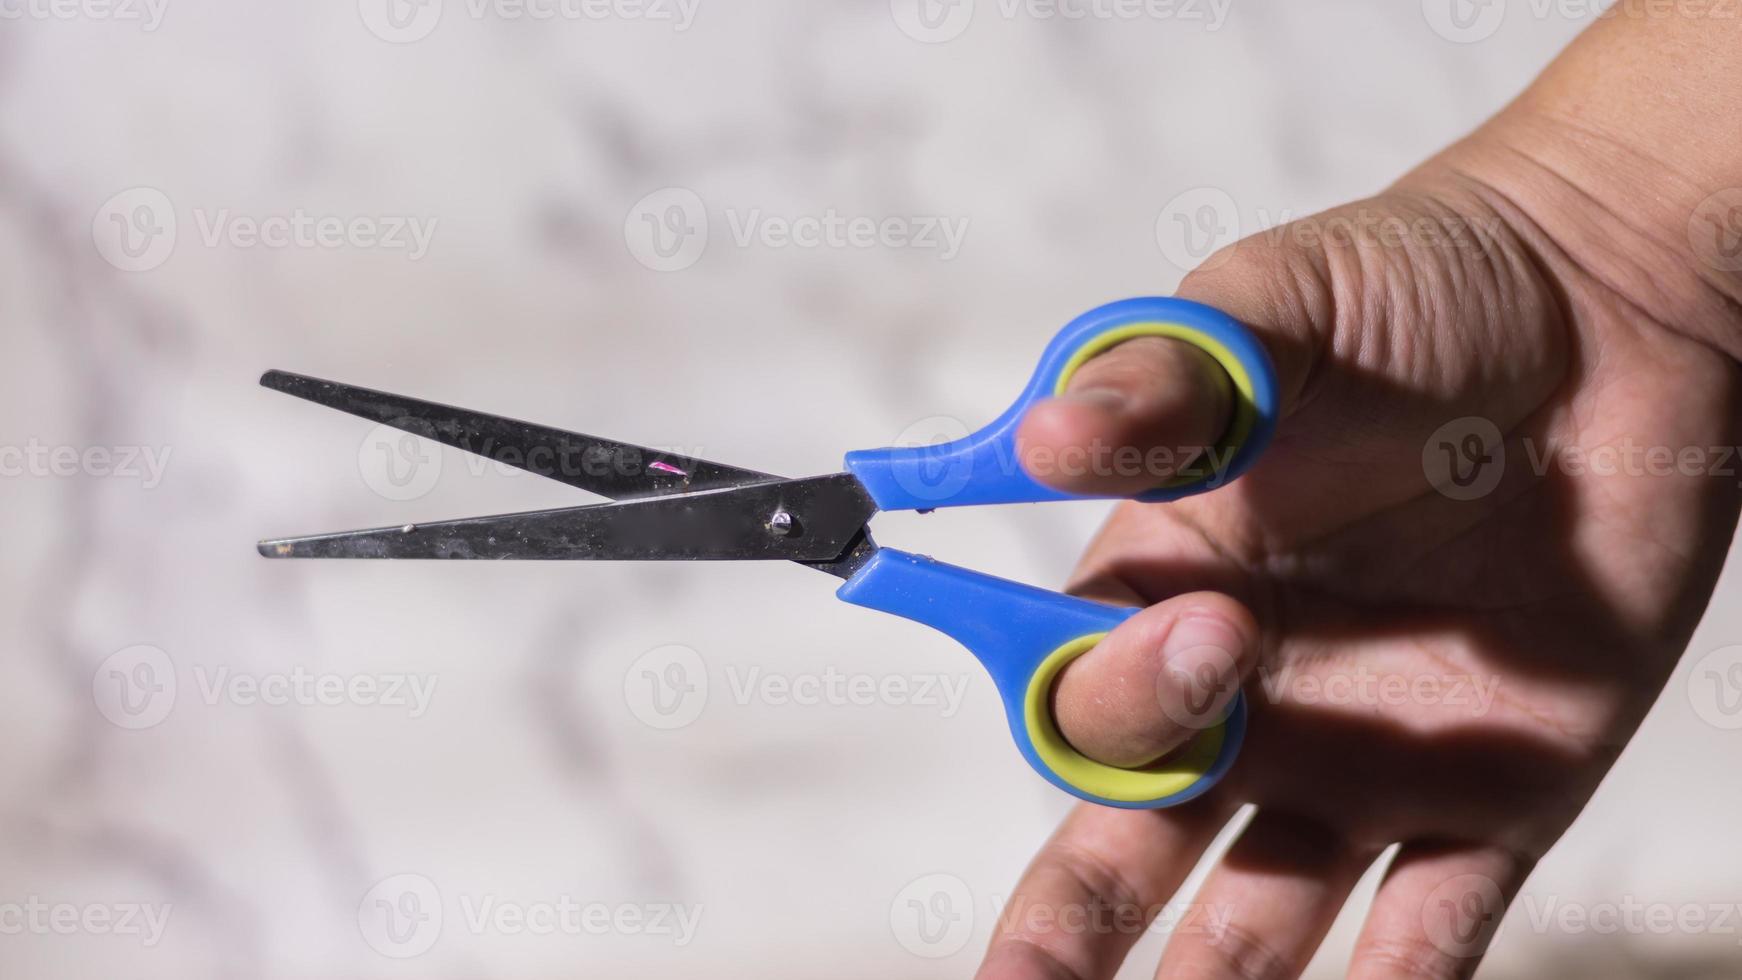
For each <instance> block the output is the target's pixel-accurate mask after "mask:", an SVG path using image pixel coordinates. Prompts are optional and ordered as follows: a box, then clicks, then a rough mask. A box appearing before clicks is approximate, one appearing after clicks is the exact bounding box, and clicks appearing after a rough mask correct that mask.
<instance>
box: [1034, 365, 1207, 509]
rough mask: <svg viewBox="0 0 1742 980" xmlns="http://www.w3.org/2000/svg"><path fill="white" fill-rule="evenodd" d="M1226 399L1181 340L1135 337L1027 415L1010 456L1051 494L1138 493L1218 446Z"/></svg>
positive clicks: (1100, 494)
mask: <svg viewBox="0 0 1742 980" xmlns="http://www.w3.org/2000/svg"><path fill="white" fill-rule="evenodd" d="M1233 398H1234V393H1233V385H1232V383H1231V382H1230V381H1229V380H1228V375H1227V373H1226V372H1225V371H1223V370H1222V367H1221V365H1219V364H1217V363H1216V361H1215V359H1214V358H1212V357H1210V355H1208V354H1206V353H1204V352H1203V351H1201V350H1199V349H1198V348H1197V347H1195V346H1193V345H1191V344H1189V343H1186V342H1185V341H1182V340H1174V339H1172V338H1170V337H1139V338H1137V339H1135V340H1128V341H1126V342H1124V343H1122V344H1119V345H1118V346H1116V347H1114V348H1112V349H1111V350H1109V351H1107V352H1106V353H1104V354H1101V355H1099V356H1097V357H1094V358H1092V359H1090V360H1089V362H1088V363H1086V364H1084V365H1083V366H1082V367H1081V368H1080V369H1079V370H1078V371H1077V373H1076V374H1075V375H1074V376H1073V377H1072V378H1071V381H1070V384H1069V386H1068V387H1066V389H1065V392H1064V394H1062V395H1060V396H1059V397H1057V398H1050V399H1047V400H1046V401H1043V402H1041V403H1039V404H1037V405H1035V406H1034V407H1033V408H1031V409H1029V411H1028V415H1027V417H1026V418H1024V419H1023V421H1022V426H1021V428H1020V429H1018V430H1017V435H1016V439H1017V452H1018V454H1019V456H1020V458H1021V459H1022V464H1023V466H1024V468H1026V469H1027V470H1028V472H1029V475H1031V476H1033V477H1034V478H1035V479H1036V480H1039V481H1040V482H1042V483H1045V484H1047V485H1048V486H1051V487H1053V488H1055V489H1059V490H1065V491H1069V492H1071V493H1081V494H1090V495H1099V496H1119V497H1123V496H1129V495H1131V494H1137V493H1142V492H1143V491H1145V490H1149V489H1152V488H1154V487H1157V486H1160V485H1161V484H1163V483H1165V482H1167V480H1168V479H1169V478H1171V477H1172V476H1174V475H1175V474H1176V473H1178V472H1179V471H1180V470H1182V469H1184V468H1186V467H1187V466H1189V465H1190V464H1191V463H1192V461H1193V460H1195V459H1196V458H1197V457H1198V456H1199V455H1200V454H1201V453H1202V452H1203V451H1204V450H1205V449H1206V448H1208V447H1211V446H1214V445H1215V444H1216V443H1217V441H1218V440H1219V439H1220V438H1221V436H1222V433H1223V432H1224V431H1226V429H1227V428H1228V423H1229V421H1230V420H1231V419H1232V418H1233V411H1234V402H1233Z"/></svg>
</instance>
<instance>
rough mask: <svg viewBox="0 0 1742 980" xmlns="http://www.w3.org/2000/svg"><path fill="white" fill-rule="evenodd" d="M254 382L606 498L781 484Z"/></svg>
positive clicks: (638, 449) (510, 425)
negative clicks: (771, 483)
mask: <svg viewBox="0 0 1742 980" xmlns="http://www.w3.org/2000/svg"><path fill="white" fill-rule="evenodd" d="M260 383H261V384H262V385H263V386H265V387H267V388H271V389H272V390H274V391H282V392H284V393H285V394H287V395H295V396H296V397H298V398H302V399H306V400H308V401H311V402H314V403H315V404H317V405H325V406H326V407H328V408H334V409H338V410H339V411H341V412H345V413H348V414H350V415H355V416H358V417H359V418H365V419H368V420H370V421H372V422H378V423H380V424H382V425H386V426H391V427H393V428H395V429H400V430H402V431H405V432H409V433H412V434H413V435H419V436H423V437H424V438H426V439H433V440H435V441H436V442H439V443H441V444H443V445H445V446H452V447H454V448H455V449H463V450H465V451H466V452H469V453H476V454H478V455H479V456H483V457H485V458H487V459H491V460H494V461H496V462H499V463H505V464H507V465H509V466H514V467H518V468H519V469H523V470H526V471H527V472H529V473H536V474H538V475H539V476H542V477H547V478H549V479H552V480H557V481H559V482H562V483H566V484H568V485H569V486H571V487H575V488H577V489H580V490H585V491H587V492H588V493H594V494H598V495H599V496H601V497H608V498H610V499H612V500H635V499H639V498H642V497H653V496H659V495H662V494H671V493H691V492H694V491H698V490H713V489H717V488H720V487H736V486H743V485H745V484H748V483H763V482H769V481H774V480H778V479H780V478H779V477H776V476H772V475H770V474H767V473H758V472H757V471H755V470H746V469H739V468H738V467H735V466H726V465H724V464H722V463H714V462H710V461H708V460H705V459H695V458H693V457H689V456H680V455H678V454H676V453H667V452H661V451H659V450H657V449H651V448H649V447H646V446H637V445H634V444H633V443H627V442H618V441H617V440H615V439H604V438H601V437H599V436H590V435H585V434H583V433H579V432H567V431H564V430H562V429H553V428H550V427H549V426H543V425H535V424H533V423H531V422H521V421H517V420H515V419H510V418H503V417H502V416H499V415H489V414H486V413H484V412H474V411H472V410H471V409H466V408H455V407H453V406H451V405H442V404H438V403H436V402H426V401H422V400H419V399H416V398H407V397H405V396H404V395H392V394H388V393H386V392H383V391H372V390H370V389H368V388H358V387H356V386H354V385H346V384H339V383H337V382H333V381H322V380H321V379H319V378H311V377H308V376H306V375H301V374H291V373H289V372H287V371H268V372H266V374H264V375H263V376H261V378H260Z"/></svg>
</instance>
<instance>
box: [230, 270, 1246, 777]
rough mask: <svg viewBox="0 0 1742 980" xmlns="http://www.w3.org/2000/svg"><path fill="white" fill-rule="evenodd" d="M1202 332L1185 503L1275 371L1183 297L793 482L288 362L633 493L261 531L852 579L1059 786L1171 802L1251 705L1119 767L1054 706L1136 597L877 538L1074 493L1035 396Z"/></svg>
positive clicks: (458, 550) (410, 552)
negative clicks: (976, 668) (1117, 357)
mask: <svg viewBox="0 0 1742 980" xmlns="http://www.w3.org/2000/svg"><path fill="white" fill-rule="evenodd" d="M1148 336H1163V337H1172V338H1175V339H1178V340H1182V341H1185V342H1187V343H1190V344H1193V345H1195V346H1197V347H1199V348H1200V349H1202V350H1203V351H1205V352H1206V353H1208V354H1209V355H1210V356H1211V357H1213V358H1214V359H1215V360H1216V362H1217V363H1218V364H1220V365H1221V366H1222V368H1223V369H1224V370H1225V371H1226V372H1227V374H1228V377H1229V379H1230V380H1231V381H1232V382H1233V384H1232V388H1233V391H1234V393H1235V399H1234V401H1235V408H1234V413H1233V421H1232V423H1231V424H1230V425H1229V427H1228V431H1227V433H1226V434H1225V436H1224V437H1223V439H1222V440H1221V445H1219V446H1218V447H1216V451H1215V452H1214V453H1212V454H1209V455H1210V456H1211V457H1213V459H1214V460H1216V465H1214V466H1208V467H1205V468H1204V470H1203V472H1198V473H1188V474H1186V475H1183V476H1179V477H1176V478H1175V479H1173V480H1172V481H1171V482H1169V483H1167V484H1166V485H1164V486H1161V487H1158V488H1156V489H1154V490H1150V491H1148V492H1145V493H1142V494H1140V495H1138V496H1137V498H1136V499H1138V500H1144V501H1168V500H1176V499H1179V498H1181V497H1185V496H1188V495H1191V494H1196V493H1202V492H1204V491H1206V490H1210V489H1214V488H1215V487H1217V486H1220V485H1222V484H1224V483H1226V482H1228V481H1229V480H1232V479H1233V478H1235V477H1237V476H1238V475H1240V474H1241V473H1242V472H1244V471H1245V470H1246V469H1248V468H1249V467H1250V466H1251V465H1252V462H1253V461H1254V460H1255V459H1256V458H1257V456H1258V455H1259V453H1260V452H1261V451H1262V450H1263V448H1264V446H1265V444H1266V443H1267V442H1268V441H1269V439H1270V435H1271V432H1272V430H1273V429H1274V427H1275V422H1276V411H1277V390H1276V377H1275V373H1274V371H1273V370H1272V368H1271V364H1270V361H1269V359H1268V358H1267V357H1266V355H1265V352H1264V349H1263V347H1262V346H1261V345H1260V344H1259V342H1258V341H1257V339H1256V338H1255V337H1253V336H1252V334H1251V333H1250V332H1249V331H1248V330H1247V329H1246V328H1245V327H1243V326H1241V324H1240V323H1239V322H1237V321H1236V320H1234V319H1233V318H1231V317H1229V316H1228V315H1226V314H1224V313H1222V312H1220V311H1218V310H1215V309H1212V308H1210V307H1207V306H1203V305H1200V304H1197V303H1191V302H1187V301H1184V300H1179V299H1163V298H1142V299H1129V300H1123V301H1120V302H1117V303H1111V304H1108V305H1106V306H1102V307H1099V308H1097V309H1094V310H1091V311H1089V312H1088V313H1085V314H1083V315H1082V316H1080V317H1078V318H1077V319H1075V320H1073V321H1071V323H1069V324H1068V325H1067V326H1066V327H1065V328H1064V329H1063V330H1062V331H1060V332H1059V334H1058V335H1057V336H1056V337H1054V338H1053V341H1052V343H1051V344H1050V345H1048V347H1047V348H1046V351H1045V353H1043V354H1042V355H1041V358H1040V366H1039V367H1038V368H1037V369H1036V370H1035V372H1034V376H1033V377H1032V378H1031V379H1029V382H1028V387H1027V388H1026V389H1024V390H1023V392H1022V394H1021V395H1020V396H1019V397H1018V398H1017V399H1016V403H1015V404H1013V405H1011V406H1010V408H1009V409H1008V410H1006V411H1005V412H1004V414H1003V415H1000V416H999V417H998V418H997V419H995V420H993V421H992V422H991V423H990V424H988V425H987V426H986V427H985V428H983V429H981V430H979V431H978V432H975V433H973V434H971V435H969V436H967V437H965V438H962V439H959V440H957V441H955V442H949V443H945V444H941V445H935V446H920V447H903V448H890V449H869V450H860V451H856V452H850V453H848V454H847V457H846V469H845V472H842V473H836V474H833V475H829V476H818V477H807V478H804V479H796V480H792V479H784V478H781V477H777V476H771V475H769V474H766V473H758V472H755V471H753V470H745V469H739V468H737V467H732V466H726V465H723V464H720V463H712V462H708V461H706V460H700V459H692V458H689V457H686V456H680V455H675V454H670V453H663V452H659V451H657V450H654V449H649V448H647V447H643V446H634V445H630V444H628V443H622V442H617V441H614V440H610V439H602V438H599V437H596V436H589V435H581V434H579V433H574V432H566V431H563V430H560V429H552V428H547V427H545V426H539V425H532V424H529V423H525V422H517V421H514V420H512V419H505V418H501V417H498V416H493V415H485V414H482V413H478V412H471V411H467V410H464V409H457V408H452V407H449V406H446V405H438V404H434V403H431V402H424V401H418V400H416V399H411V398H404V397H401V396H398V395H389V394H384V393H381V392H376V391H369V390H367V389H363V388H355V387H351V386H349V385H341V384H334V383H331V382H326V381H320V380H316V379H314V378H308V377H303V376H301V375H294V374H287V373H285V372H282V371H271V372H268V373H267V374H266V375H265V376H264V377H262V378H261V384H263V385H265V386H266V387H268V388H273V389H275V390H278V391H282V392H285V393H287V394H291V395H296V396H297V397H300V398H305V399H307V400H309V401H312V402H316V403H319V404H322V405H326V406H329V407H332V408H336V409H339V410H341V411H344V412H348V413H350V414H352V415H357V416H361V417H363V418H366V419H370V420H372V421H375V422H377V423H380V424H384V425H388V426H392V427H394V428H397V429H401V430H404V431H407V432H411V433H414V434H417V435H420V436H425V437H427V438H430V439H434V440H436V441H437V442H440V443H442V444H444V445H448V446H453V447H455V448H458V449H464V450H466V451H468V452H473V453H477V454H480V455H482V456H486V457H488V458H490V459H492V460H495V461H497V462H501V463H506V464H508V465H512V466H516V467H519V468H521V469H525V470H527V471H530V472H533V473H537V474H539V475H541V476H545V477H549V478H551V479H555V480H558V481H561V482H563V483H566V484H569V485H571V486H574V487H577V488H579V489H581V490H585V491H588V492H590V493H593V494H597V495H599V496H602V497H606V498H609V499H610V500H613V501H616V502H614V503H604V504H594V505H590V506H582V507H567V508H561V509H557V510H544V511H535V512H528V513H519V514H506V515H500V516H494V517H477V518H467V519H464V520H455V521H443V522H439V523H426V524H405V525H399V526H395V527H388V528H378V529H373V530H364V531H348V532H343V533H338V534H325V535H317V536H312V537H302V538H285V539H281V540H274V541H264V542H261V544H260V553H261V554H263V555H265V556H267V557H269V558H474V559H498V560H499V559H570V560H595V561H601V560H602V561H624V560H744V559H754V560H771V559H783V560H790V561H796V562H800V563H802V564H805V565H809V566H810V567H812V568H815V569H817V570H819V571H823V572H827V573H828V574H830V575H834V576H837V577H839V578H842V579H845V582H844V584H842V585H841V586H840V588H839V589H838V590H837V591H836V593H835V594H836V595H837V596H839V597H840V598H842V599H844V600H846V601H847V602H850V603H853V604H855V605H859V606H865V607H868V608H871V609H879V610H882V611H884V612H887V613H893V614H895V615H897V616H902V617H905V618H907V619H911V620H914V621H916V622H920V623H924V624H926V625H927V626H931V627H933V628H934V629H937V630H940V631H942V632H944V633H946V634H948V635H950V636H951V637H954V638H955V639H956V640H957V641H958V642H960V643H961V644H962V645H963V646H966V647H967V648H968V649H969V650H970V651H972V652H973V654H974V655H975V656H976V657H978V658H979V660H980V662H981V663H982V664H983V665H985V667H986V670H987V671H988V672H989V673H991V675H992V680H993V681H994V682H995V683H996V684H997V687H998V691H999V694H1000V696H1001V697H1002V699H1003V701H1004V710H1005V714H1006V716H1007V718H1008V720H1009V723H1010V731H1011V734H1012V735H1013V736H1014V737H1015V739H1016V745H1017V748H1019V749H1020V750H1021V751H1022V755H1023V757H1024V758H1026V759H1027V760H1028V763H1029V765H1031V766H1033V767H1034V770H1035V771H1036V772H1038V773H1040V774H1041V775H1042V776H1044V777H1045V778H1046V779H1047V780H1048V781H1050V782H1051V783H1053V785H1055V786H1057V787H1059V788H1060V789H1063V790H1064V791H1066V792H1068V793H1071V794H1073V795H1075V796H1078V797H1080V798H1082V799H1085V800H1089V801H1092V802H1095V803H1100V804H1104V805H1107V806H1115V807H1126V808H1134V809H1135V808H1156V807H1166V806H1173V805H1175V804H1179V803H1184V802H1186V801H1187V800H1190V799H1193V798H1194V797H1196V796H1198V795H1200V794H1202V793H1203V792H1205V791H1206V790H1208V789H1209V788H1210V787H1211V786H1212V785H1214V784H1215V783H1216V781H1217V780H1219V779H1220V778H1221V777H1222V775H1223V774H1224V773H1226V772H1227V770H1228V767H1229V766H1230V765H1232V763H1233V761H1234V757H1235V756H1236V755H1237V754H1238V753H1239V750H1240V742H1241V739H1242V737H1243V735H1244V733H1245V726H1246V703H1245V699H1244V696H1241V697H1239V698H1237V699H1236V700H1235V701H1234V703H1233V704H1232V705H1231V706H1230V708H1229V710H1228V714H1227V716H1226V717H1225V718H1223V719H1222V720H1221V722H1220V723H1219V724H1217V725H1215V726H1213V727H1210V728H1207V729H1205V730H1204V731H1202V732H1200V733H1198V734H1197V735H1196V736H1195V737H1194V738H1193V739H1192V740H1191V741H1190V742H1189V743H1187V744H1186V745H1185V746H1183V747H1182V748H1180V749H1179V750H1176V751H1175V752H1174V753H1172V754H1171V755H1169V756H1168V757H1166V758H1164V759H1163V760H1161V761H1160V762H1159V763H1156V764H1154V765H1151V766H1148V767H1145V768H1142V769H1120V768H1117V767H1114V766H1109V765H1105V764H1103V763H1100V762H1096V761H1094V760H1093V759H1090V758H1088V757H1087V756H1085V755H1083V754H1082V753H1080V752H1078V751H1076V750H1075V749H1074V748H1072V747H1071V745H1070V743H1068V742H1067V741H1066V740H1065V739H1064V737H1063V736H1062V735H1060V733H1059V730H1058V727H1057V725H1056V724H1055V723H1054V721H1053V718H1052V713H1051V709H1050V707H1049V702H1050V695H1051V690H1052V685H1053V682H1054V680H1055V679H1056V678H1057V676H1058V674H1059V671H1060V670H1062V669H1063V668H1064V666H1065V665H1066V664H1068V663H1070V662H1071V661H1072V660H1073V659H1075V658H1077V657H1080V656H1082V655H1083V654H1084V653H1085V652H1087V651H1088V650H1090V649H1091V648H1093V647H1094V646H1095V644H1096V643H1097V642H1099V641H1100V640H1101V638H1102V637H1104V636H1106V635H1107V633H1108V631H1110V630H1111V629H1113V627H1115V626H1117V625H1118V624H1119V623H1121V622H1123V621H1124V620H1125V619H1127V618H1129V617H1130V616H1131V615H1133V614H1134V613H1136V612H1137V610H1135V609H1128V608H1120V607H1117V606H1110V605H1105V604H1102V603H1098V602H1090V601H1088V600H1086V599H1078V598H1075V597H1072V596H1066V595H1061V594H1059V593H1056V592H1049V591H1046V590H1044V589H1038V588H1034V587H1032V586H1028V585H1021V584H1018V583H1016V582H1010V581H1006V580H1004V579H999V578H994V577H992V576H990V575H983V574H981V573H979V572H974V571H970V570H968V569H965V568H958V567H956V566H954V565H947V564H944V563H942V562H938V561H933V560H931V559H929V558H925V557H922V556H919V555H912V554H908V553H906V552H903V551H897V550H895V549H893V548H879V547H878V546H877V545H876V544H875V543H874V542H873V541H872V539H871V531H870V528H869V527H868V526H867V522H868V521H869V520H870V519H871V517H872V515H874V514H876V513H877V512H878V511H880V510H918V511H929V510H932V509H934V508H938V507H965V506H970V505H977V504H1005V503H1025V502H1038V501H1050V500H1068V499H1076V498H1075V497H1074V496H1073V495H1072V494H1068V493H1064V492H1061V491H1058V490H1054V489H1052V488H1050V487H1046V486H1044V485H1042V484H1040V483H1038V482H1036V481H1035V480H1034V479H1033V478H1032V477H1030V476H1029V475H1028V473H1027V472H1026V471H1024V470H1023V468H1022V467H1021V466H1020V465H1019V463H1018V456H1017V451H1016V430H1017V427H1018V425H1019V424H1020V423H1021V421H1022V418H1023V416H1024V414H1026V413H1027V411H1028V409H1029V407H1030V406H1032V405H1033V404H1035V402H1037V401H1039V400H1041V399H1044V398H1048V397H1051V396H1053V395H1056V394H1059V393H1062V392H1063V391H1064V390H1065V386H1066V385H1067V384H1068V383H1069V382H1070V379H1071V376H1072V375H1073V374H1074V373H1075V372H1076V370H1077V369H1078V368H1080V367H1081V366H1082V365H1083V363H1084V362H1086V361H1087V360H1089V359H1090V358H1092V357H1094V356H1095V355H1096V354H1099V353H1102V352H1103V351H1106V350H1107V349H1109V348H1111V347H1113V346H1114V345H1116V344H1119V343H1121V342H1123V341H1126V340H1131V339H1133V338H1137V337H1148Z"/></svg>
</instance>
